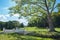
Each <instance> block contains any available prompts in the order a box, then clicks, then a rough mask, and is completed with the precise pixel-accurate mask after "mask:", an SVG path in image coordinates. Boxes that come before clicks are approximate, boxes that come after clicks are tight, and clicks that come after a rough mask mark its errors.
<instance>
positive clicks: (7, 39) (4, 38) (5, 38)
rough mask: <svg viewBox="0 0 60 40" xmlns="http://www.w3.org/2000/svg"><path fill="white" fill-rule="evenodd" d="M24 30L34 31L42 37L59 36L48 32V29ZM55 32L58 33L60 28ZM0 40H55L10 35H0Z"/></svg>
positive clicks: (52, 39) (51, 39)
mask: <svg viewBox="0 0 60 40" xmlns="http://www.w3.org/2000/svg"><path fill="white" fill-rule="evenodd" d="M24 29H25V30H26V31H34V32H36V33H38V34H42V35H48V36H51V35H60V34H58V33H56V32H48V29H44V28H36V27H26V28H24ZM55 30H56V31H58V32H60V28H55ZM0 40H55V39H54V38H43V37H37V36H32V35H31V36H29V35H20V34H16V33H12V34H0ZM56 40H60V38H59V39H56Z"/></svg>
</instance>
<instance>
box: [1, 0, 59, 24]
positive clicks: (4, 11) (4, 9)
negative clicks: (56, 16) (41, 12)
mask: <svg viewBox="0 0 60 40" xmlns="http://www.w3.org/2000/svg"><path fill="white" fill-rule="evenodd" d="M57 3H60V0H57ZM15 5H16V4H15V2H12V0H0V21H4V22H5V21H9V20H17V21H19V22H23V23H25V24H26V20H25V19H24V18H23V19H18V17H19V14H15V15H14V16H12V17H10V14H8V13H9V10H8V8H10V7H12V6H15ZM55 11H57V9H56V10H55Z"/></svg>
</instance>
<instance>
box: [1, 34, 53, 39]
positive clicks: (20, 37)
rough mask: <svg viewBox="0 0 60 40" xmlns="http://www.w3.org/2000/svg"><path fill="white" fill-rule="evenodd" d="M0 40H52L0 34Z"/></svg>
mask: <svg viewBox="0 0 60 40" xmlns="http://www.w3.org/2000/svg"><path fill="white" fill-rule="evenodd" d="M0 40H53V39H52V38H41V37H34V36H27V35H18V34H13V35H12V34H9V35H8V34H0Z"/></svg>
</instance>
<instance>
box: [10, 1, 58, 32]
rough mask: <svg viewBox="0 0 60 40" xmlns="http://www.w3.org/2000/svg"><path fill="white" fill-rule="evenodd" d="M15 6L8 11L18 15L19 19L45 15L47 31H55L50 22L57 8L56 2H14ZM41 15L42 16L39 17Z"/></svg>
mask: <svg viewBox="0 0 60 40" xmlns="http://www.w3.org/2000/svg"><path fill="white" fill-rule="evenodd" d="M14 1H15V2H16V4H17V5H16V6H14V7H11V8H10V9H9V10H10V11H11V13H14V14H15V13H18V14H20V17H22V16H24V17H28V18H29V17H31V16H33V17H35V16H36V17H38V16H42V15H43V14H46V15H47V19H48V21H47V22H48V24H49V29H50V30H49V31H51V32H52V31H55V29H54V25H53V22H52V17H51V14H52V12H53V11H54V9H55V8H56V7H57V5H55V4H56V0H14ZM41 14H42V15H41Z"/></svg>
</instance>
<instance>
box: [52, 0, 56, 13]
mask: <svg viewBox="0 0 60 40" xmlns="http://www.w3.org/2000/svg"><path fill="white" fill-rule="evenodd" d="M55 4H56V0H55V1H54V3H53V6H52V10H51V13H52V12H53V10H54V9H55V8H56V7H54V6H55Z"/></svg>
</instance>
